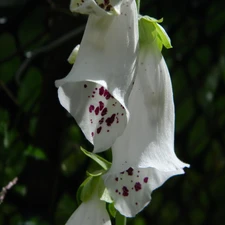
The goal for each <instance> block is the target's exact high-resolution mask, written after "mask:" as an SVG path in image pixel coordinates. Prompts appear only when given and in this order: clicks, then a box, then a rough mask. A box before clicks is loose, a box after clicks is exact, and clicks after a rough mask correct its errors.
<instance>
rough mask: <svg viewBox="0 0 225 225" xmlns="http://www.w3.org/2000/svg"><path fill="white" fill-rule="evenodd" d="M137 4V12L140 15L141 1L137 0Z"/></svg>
mask: <svg viewBox="0 0 225 225" xmlns="http://www.w3.org/2000/svg"><path fill="white" fill-rule="evenodd" d="M136 4H137V11H138V13H140V5H141V0H136Z"/></svg>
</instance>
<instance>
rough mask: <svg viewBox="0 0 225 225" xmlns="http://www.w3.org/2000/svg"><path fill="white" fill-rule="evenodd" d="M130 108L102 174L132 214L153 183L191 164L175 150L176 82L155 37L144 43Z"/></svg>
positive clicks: (117, 199)
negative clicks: (173, 86)
mask: <svg viewBox="0 0 225 225" xmlns="http://www.w3.org/2000/svg"><path fill="white" fill-rule="evenodd" d="M128 109H129V111H130V115H131V116H130V120H129V122H128V125H127V127H126V130H125V131H124V133H123V134H122V135H121V136H120V137H119V138H118V139H117V140H116V142H115V144H114V145H113V147H112V153H113V162H112V167H111V169H110V170H109V171H108V173H107V174H106V175H104V180H105V185H106V187H107V189H108V190H109V193H110V195H111V197H112V198H113V200H114V204H115V205H114V206H115V208H116V209H117V210H118V211H119V212H120V213H121V214H122V215H124V216H126V217H133V216H135V215H136V214H137V213H138V212H140V211H141V210H142V209H143V208H144V207H145V206H146V205H147V204H148V203H149V202H150V200H151V192H152V191H153V190H154V189H156V188H158V187H159V186H161V185H162V184H163V183H164V182H165V181H166V180H167V179H169V178H170V177H171V176H174V175H178V174H182V173H184V171H183V168H184V167H189V165H188V164H185V163H183V162H181V161H180V160H179V159H178V158H177V157H176V155H175V153H174V102H173V93H172V86H171V81H170V75H169V72H168V69H167V65H166V63H165V61H164V59H163V57H162V55H161V53H160V50H159V49H158V48H157V44H156V40H154V41H153V43H152V44H146V45H142V44H141V46H140V50H139V63H138V70H137V77H136V80H135V83H134V87H133V89H132V92H131V95H130V98H129V103H128Z"/></svg>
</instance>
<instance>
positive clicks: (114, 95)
mask: <svg viewBox="0 0 225 225" xmlns="http://www.w3.org/2000/svg"><path fill="white" fill-rule="evenodd" d="M121 12H122V13H121V15H118V16H105V17H103V18H99V17H96V16H95V15H90V16H89V19H88V23H87V27H86V30H85V33H84V37H83V39H82V42H81V45H80V49H79V52H78V55H77V58H76V61H75V63H74V65H73V68H72V70H71V71H70V73H69V74H68V76H67V77H65V78H64V79H61V80H58V81H56V86H57V87H59V90H58V96H59V100H60V102H61V104H62V105H63V107H64V108H65V109H66V110H67V111H68V112H70V113H71V114H72V116H73V117H74V118H75V119H76V121H77V123H78V125H79V126H80V127H81V129H82V131H83V133H84V134H85V136H86V138H87V139H88V140H89V141H90V142H91V143H93V144H94V151H95V152H101V151H104V150H106V149H108V148H110V147H111V146H112V144H113V143H114V141H115V139H116V138H117V137H118V136H120V135H121V134H122V132H123V131H124V129H125V127H126V124H127V120H128V119H129V113H128V111H127V107H126V105H127V99H128V96H129V94H130V89H131V84H132V80H133V77H134V73H135V67H136V66H135V65H136V59H137V56H136V51H137V43H138V24H137V9H136V3H135V1H134V0H125V1H124V2H123V4H122V7H121ZM103 90H104V94H102V91H103ZM101 102H102V103H103V104H104V108H107V114H105V116H104V118H103V116H102V112H101V110H100V104H102V103H101ZM98 107H99V112H98V109H97V108H98ZM90 108H91V109H90ZM94 110H97V113H96V112H95V111H94ZM102 110H103V109H102ZM103 114H104V113H103ZM102 118H103V119H102ZM107 121H108V122H107Z"/></svg>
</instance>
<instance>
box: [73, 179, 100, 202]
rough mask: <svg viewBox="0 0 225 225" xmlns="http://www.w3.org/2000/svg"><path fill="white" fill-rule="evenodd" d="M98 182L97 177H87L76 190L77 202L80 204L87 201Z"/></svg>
mask: <svg viewBox="0 0 225 225" xmlns="http://www.w3.org/2000/svg"><path fill="white" fill-rule="evenodd" d="M98 182H99V176H97V177H95V176H89V177H87V178H86V179H85V180H84V182H83V183H82V184H81V185H80V187H79V188H78V190H77V196H76V198H77V202H78V203H81V202H86V201H88V200H89V199H90V198H91V195H92V194H93V191H94V189H95V188H96V187H97V185H98Z"/></svg>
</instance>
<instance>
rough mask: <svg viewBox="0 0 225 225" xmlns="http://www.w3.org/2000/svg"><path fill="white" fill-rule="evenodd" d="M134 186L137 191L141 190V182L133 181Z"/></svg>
mask: <svg viewBox="0 0 225 225" xmlns="http://www.w3.org/2000/svg"><path fill="white" fill-rule="evenodd" d="M134 188H135V191H139V190H141V189H142V187H141V183H139V182H136V183H135V185H134Z"/></svg>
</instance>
